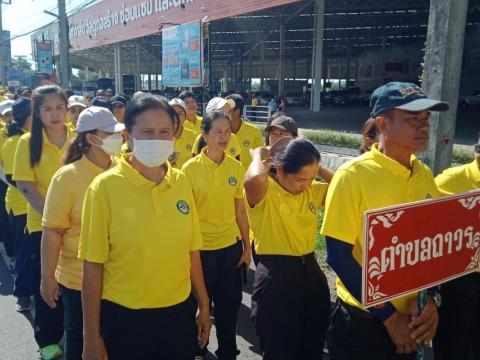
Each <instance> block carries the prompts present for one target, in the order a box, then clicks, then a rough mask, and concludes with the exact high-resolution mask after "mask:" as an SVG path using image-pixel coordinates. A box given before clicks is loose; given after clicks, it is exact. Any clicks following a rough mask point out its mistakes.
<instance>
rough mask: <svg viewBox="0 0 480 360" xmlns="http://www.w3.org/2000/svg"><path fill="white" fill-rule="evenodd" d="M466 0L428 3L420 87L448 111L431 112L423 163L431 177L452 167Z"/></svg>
mask: <svg viewBox="0 0 480 360" xmlns="http://www.w3.org/2000/svg"><path fill="white" fill-rule="evenodd" d="M467 10H468V0H443V1H430V15H429V19H428V30H427V49H426V51H425V70H424V79H423V84H422V85H423V88H424V90H425V92H426V94H427V95H428V96H429V97H431V98H433V99H439V100H442V101H445V102H447V103H448V104H449V105H450V109H449V110H448V111H445V112H432V114H431V115H430V127H431V135H430V141H429V144H428V148H427V151H426V154H425V155H426V156H425V163H426V164H427V165H428V166H430V168H431V169H432V171H433V173H434V174H438V173H439V172H441V171H442V170H443V169H445V168H448V167H450V166H451V161H452V151H453V142H454V135H455V122H456V114H457V103H458V93H459V89H460V76H461V73H462V56H463V46H464V39H465V28H466V24H467Z"/></svg>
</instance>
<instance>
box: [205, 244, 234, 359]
mask: <svg viewBox="0 0 480 360" xmlns="http://www.w3.org/2000/svg"><path fill="white" fill-rule="evenodd" d="M242 253H243V245H242V242H241V241H237V242H236V243H235V244H234V245H231V246H228V247H226V248H223V249H218V250H205V251H203V250H202V251H200V257H201V259H202V268H203V277H204V278H205V286H206V288H207V293H208V297H209V298H210V301H211V302H213V311H214V316H215V328H216V330H217V340H218V350H217V351H216V352H215V354H216V355H217V357H218V358H219V359H221V360H232V359H235V358H236V357H237V355H238V353H239V352H238V349H237V342H236V333H237V316H238V310H239V309H240V304H241V303H242V269H239V268H237V264H238V261H239V260H240V258H241V257H242ZM206 351H207V348H206V347H205V348H204V349H202V350H200V349H199V351H198V354H199V355H205V353H206Z"/></svg>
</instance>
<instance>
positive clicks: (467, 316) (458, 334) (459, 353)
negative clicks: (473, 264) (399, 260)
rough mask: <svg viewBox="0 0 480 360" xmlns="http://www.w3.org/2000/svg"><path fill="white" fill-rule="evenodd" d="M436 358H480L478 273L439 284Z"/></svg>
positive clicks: (448, 359)
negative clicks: (440, 295)
mask: <svg viewBox="0 0 480 360" xmlns="http://www.w3.org/2000/svg"><path fill="white" fill-rule="evenodd" d="M439 315H440V323H439V328H438V336H437V339H436V347H437V350H438V352H437V354H436V357H435V358H436V359H441V360H457V359H462V360H474V359H475V360H478V359H480V274H479V273H473V274H469V275H466V276H463V277H461V278H458V279H455V280H452V281H449V282H447V283H445V284H442V306H441V307H440V308H439Z"/></svg>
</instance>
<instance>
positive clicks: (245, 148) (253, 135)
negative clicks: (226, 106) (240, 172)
mask: <svg viewBox="0 0 480 360" xmlns="http://www.w3.org/2000/svg"><path fill="white" fill-rule="evenodd" d="M225 99H226V100H233V101H234V102H235V107H234V108H232V110H230V113H229V116H230V126H231V128H232V133H233V134H235V135H237V140H238V142H239V144H240V148H241V149H242V151H241V156H240V162H241V163H242V164H243V166H244V168H245V169H247V168H248V166H249V165H250V163H251V162H252V155H251V153H250V150H251V149H255V148H258V147H261V146H263V145H264V144H263V139H262V132H261V131H260V129H259V128H257V127H256V126H255V125H253V124H251V123H249V122H248V121H247V120H246V119H244V118H242V115H243V108H244V107H245V102H244V101H243V98H242V96H241V95H238V94H232V95H229V96H227V97H226V98H225Z"/></svg>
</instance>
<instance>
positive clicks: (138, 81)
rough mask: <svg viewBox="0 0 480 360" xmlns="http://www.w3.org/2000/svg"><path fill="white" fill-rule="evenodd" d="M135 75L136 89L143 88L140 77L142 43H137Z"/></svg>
mask: <svg viewBox="0 0 480 360" xmlns="http://www.w3.org/2000/svg"><path fill="white" fill-rule="evenodd" d="M133 75H134V76H135V91H138V90H140V89H141V87H142V85H141V78H140V45H139V44H137V43H135V62H134V74H133Z"/></svg>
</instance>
